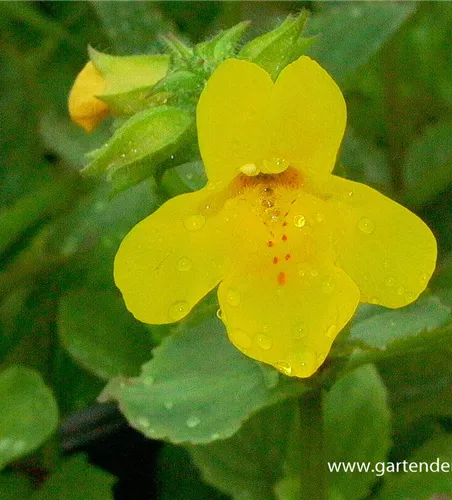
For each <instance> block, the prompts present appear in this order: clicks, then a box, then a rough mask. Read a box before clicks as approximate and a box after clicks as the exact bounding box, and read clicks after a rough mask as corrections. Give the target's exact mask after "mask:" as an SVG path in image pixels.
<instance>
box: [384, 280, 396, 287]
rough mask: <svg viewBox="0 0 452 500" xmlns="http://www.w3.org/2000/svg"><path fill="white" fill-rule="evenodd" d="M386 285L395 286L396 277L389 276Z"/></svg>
mask: <svg viewBox="0 0 452 500" xmlns="http://www.w3.org/2000/svg"><path fill="white" fill-rule="evenodd" d="M386 285H387V286H394V285H395V279H394V278H388V279H387V280H386Z"/></svg>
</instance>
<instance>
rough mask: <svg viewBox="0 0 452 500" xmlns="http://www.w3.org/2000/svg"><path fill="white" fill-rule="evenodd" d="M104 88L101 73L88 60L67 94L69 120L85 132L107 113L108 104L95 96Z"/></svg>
mask: <svg viewBox="0 0 452 500" xmlns="http://www.w3.org/2000/svg"><path fill="white" fill-rule="evenodd" d="M105 90H106V82H105V80H104V78H103V76H102V74H101V73H100V72H99V71H98V70H97V69H96V68H95V67H94V65H93V63H92V62H91V61H90V62H88V63H87V64H86V65H85V67H84V68H83V69H82V71H80V73H79V74H78V76H77V78H76V79H75V82H74V85H73V87H72V90H71V93H70V94H69V114H70V116H71V120H72V121H73V122H74V123H76V124H77V125H80V126H81V127H83V128H84V129H85V130H86V131H87V132H91V131H92V130H94V129H95V128H96V127H97V126H98V125H99V123H101V121H102V120H103V119H104V118H105V117H106V116H107V115H108V105H107V104H106V103H105V102H103V101H101V100H100V99H97V98H96V95H100V94H103V93H104V92H105Z"/></svg>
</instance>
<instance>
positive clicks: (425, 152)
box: [402, 121, 452, 206]
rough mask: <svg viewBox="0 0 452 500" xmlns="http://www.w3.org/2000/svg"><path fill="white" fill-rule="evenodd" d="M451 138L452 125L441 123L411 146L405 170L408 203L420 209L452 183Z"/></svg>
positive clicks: (450, 123)
mask: <svg viewBox="0 0 452 500" xmlns="http://www.w3.org/2000/svg"><path fill="white" fill-rule="evenodd" d="M451 135H452V121H440V122H439V123H436V124H435V125H431V126H430V127H428V128H427V129H426V130H425V131H424V133H423V135H422V136H421V137H419V138H418V139H417V140H416V141H414V142H413V143H412V144H411V146H410V148H409V150H408V152H407V156H406V160H405V163H404V164H403V167H402V168H403V178H404V196H405V200H406V202H407V203H409V204H411V205H414V206H421V205H423V204H425V203H426V202H428V201H430V200H431V199H432V198H434V197H435V196H436V195H437V194H439V193H441V191H444V190H445V189H446V188H447V186H449V185H450V183H451V182H452V144H451V141H450V137H451Z"/></svg>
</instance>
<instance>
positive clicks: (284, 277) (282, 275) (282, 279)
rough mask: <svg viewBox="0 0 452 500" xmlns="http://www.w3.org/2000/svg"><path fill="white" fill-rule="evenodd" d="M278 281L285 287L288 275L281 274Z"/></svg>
mask: <svg viewBox="0 0 452 500" xmlns="http://www.w3.org/2000/svg"><path fill="white" fill-rule="evenodd" d="M277 280H278V284H280V285H285V284H286V281H287V277H286V273H279V274H278V278H277Z"/></svg>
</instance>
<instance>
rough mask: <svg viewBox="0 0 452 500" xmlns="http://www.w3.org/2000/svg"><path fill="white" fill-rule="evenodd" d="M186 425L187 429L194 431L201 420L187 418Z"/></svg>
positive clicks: (192, 417)
mask: <svg viewBox="0 0 452 500" xmlns="http://www.w3.org/2000/svg"><path fill="white" fill-rule="evenodd" d="M185 423H186V424H187V427H189V428H190V429H194V428H195V427H197V426H198V425H199V424H200V423H201V420H200V418H199V417H195V416H191V417H189V418H187V421H186V422H185Z"/></svg>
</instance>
